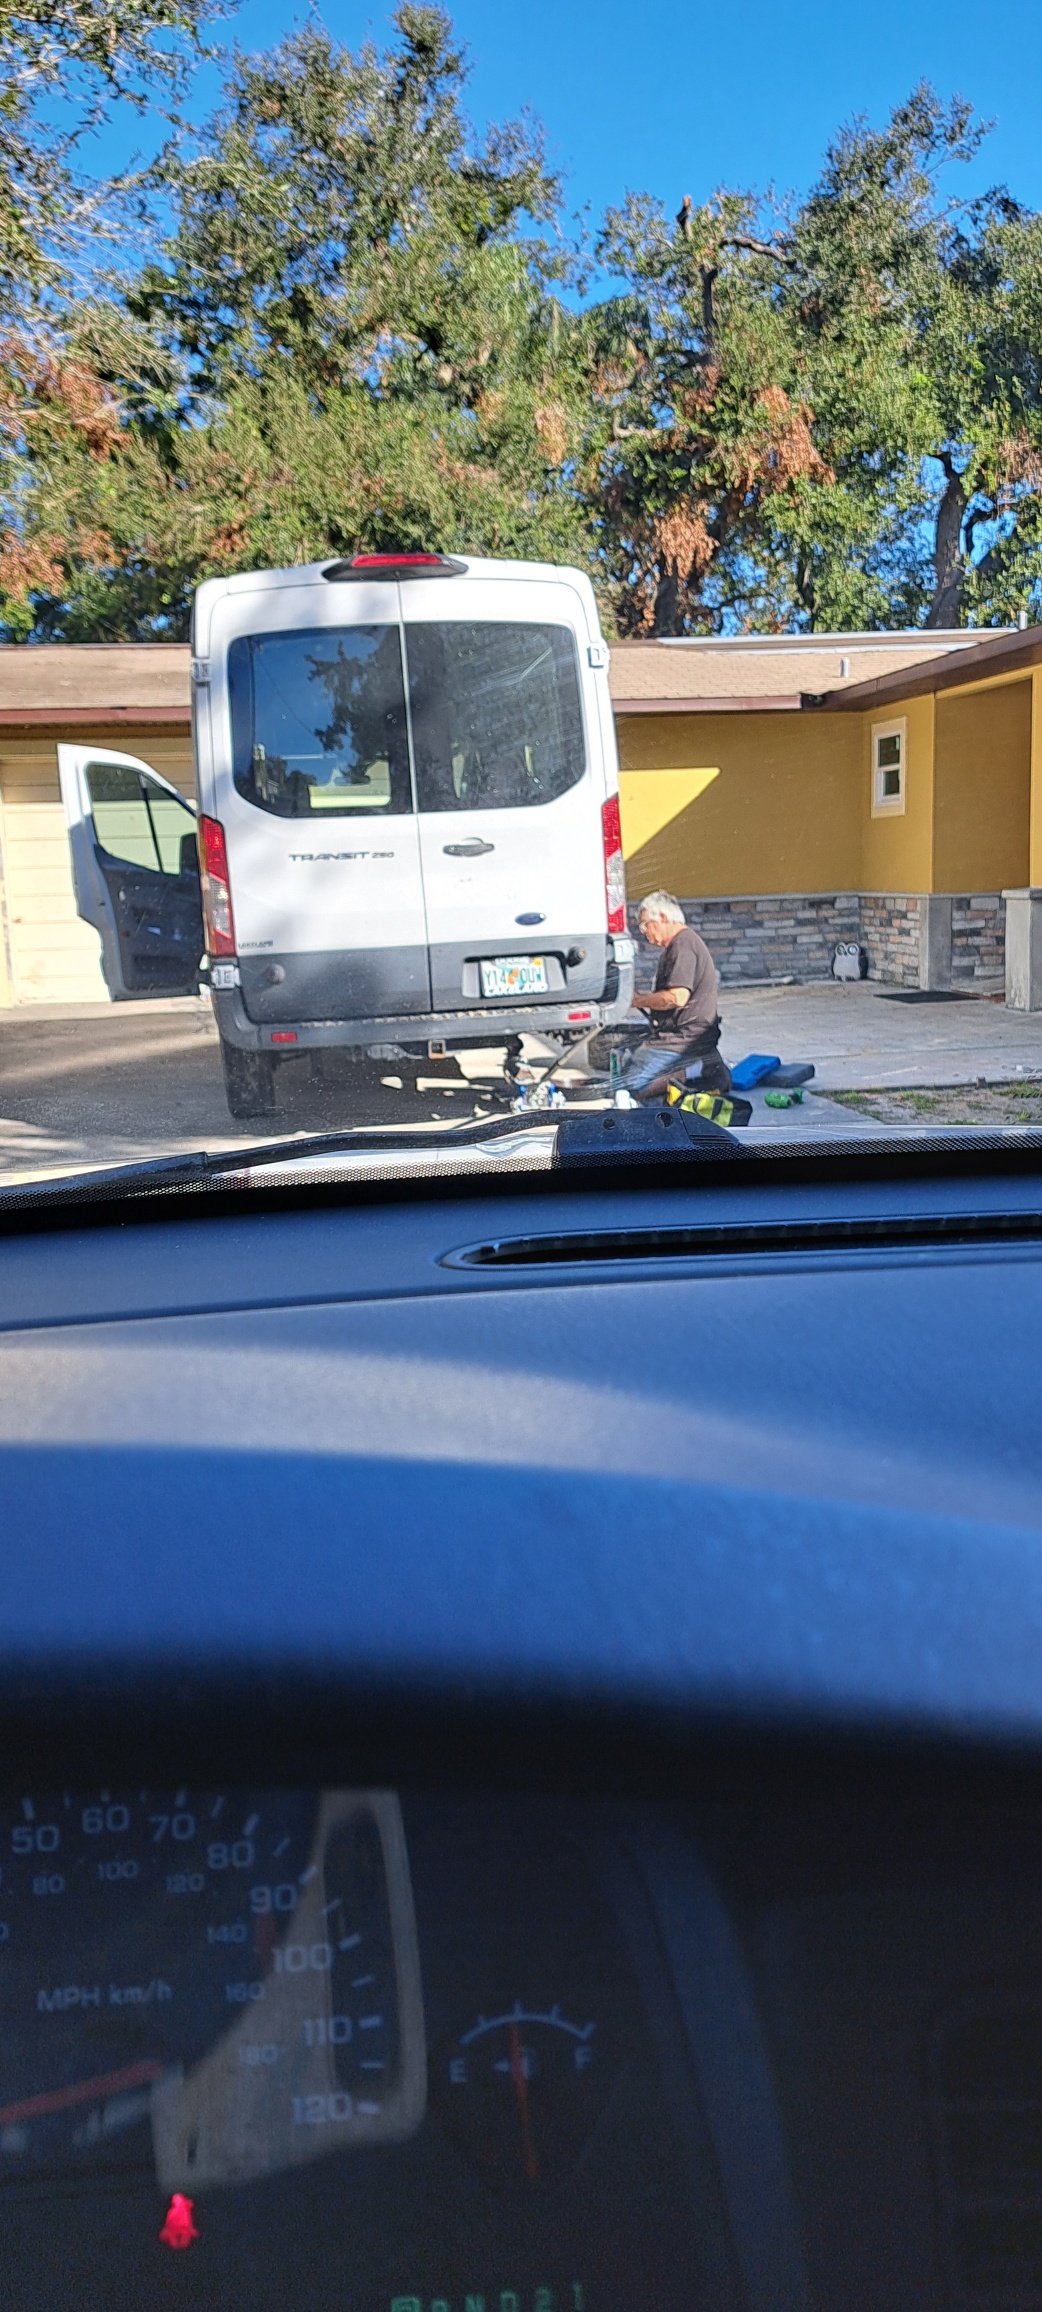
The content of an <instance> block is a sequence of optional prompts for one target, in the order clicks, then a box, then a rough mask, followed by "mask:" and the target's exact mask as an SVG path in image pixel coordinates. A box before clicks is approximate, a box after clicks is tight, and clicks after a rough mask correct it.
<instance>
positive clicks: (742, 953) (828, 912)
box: [629, 891, 1006, 988]
mask: <svg viewBox="0 0 1042 2312" xmlns="http://www.w3.org/2000/svg"><path fill="white" fill-rule="evenodd" d="M680 904H681V906H682V908H683V910H684V915H685V918H686V920H687V922H688V923H690V924H691V926H692V928H693V929H694V930H695V931H698V932H700V933H701V936H702V938H703V939H704V940H705V943H706V946H707V947H708V948H709V951H710V953H711V955H712V957H713V960H714V962H715V964H716V967H717V970H718V971H719V973H720V978H721V981H722V982H723V984H724V985H725V986H731V987H740V986H741V984H742V982H743V980H744V981H746V982H753V981H757V980H759V981H760V982H765V981H766V982H770V981H774V982H779V981H785V980H795V981H797V982H799V983H801V984H806V983H807V982H813V981H815V980H825V979H831V977H832V958H833V955H834V954H835V951H836V948H837V946H838V944H839V942H840V941H841V940H844V941H848V940H857V942H858V944H859V945H860V946H862V947H864V948H865V949H866V950H867V953H868V976H869V978H870V979H875V980H883V981H886V982H887V983H888V984H889V985H890V986H891V987H910V988H912V987H918V985H919V957H920V929H921V911H920V894H919V893H918V892H916V891H911V892H894V891H860V892H859V891H840V892H781V893H778V892H768V893H760V894H751V895H750V894H745V895H743V896H740V897H737V898H734V899H684V898H681V901H680ZM951 909H952V939H951V982H950V984H951V985H952V986H953V987H968V986H973V985H978V984H979V985H982V986H983V985H988V986H997V985H999V984H1001V981H1002V977H1003V973H1004V970H1005V943H1006V927H1005V913H1006V911H1005V904H1004V901H1003V899H1002V895H1001V893H999V892H994V891H991V892H955V893H954V894H953V896H952V900H951ZM637 912H638V909H637V903H634V904H632V905H631V906H630V909H629V922H630V929H631V930H632V931H633V932H634V933H635V934H636V932H637ZM657 963H658V956H657V953H656V952H655V950H654V949H652V948H649V947H646V946H645V944H644V942H643V941H642V940H639V939H638V948H637V975H636V976H637V985H638V987H639V988H646V987H650V986H651V985H652V984H653V981H654V977H655V970H656V966H657Z"/></svg>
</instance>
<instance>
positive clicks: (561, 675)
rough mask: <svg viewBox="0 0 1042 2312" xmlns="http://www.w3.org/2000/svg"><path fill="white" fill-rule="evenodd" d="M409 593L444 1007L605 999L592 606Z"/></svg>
mask: <svg viewBox="0 0 1042 2312" xmlns="http://www.w3.org/2000/svg"><path fill="white" fill-rule="evenodd" d="M401 594H402V610H403V620H404V626H403V632H404V639H405V650H406V659H407V666H408V681H409V711H410V718H411V724H412V741H413V753H414V761H415V771H416V792H417V806H418V811H419V831H420V857H421V861H422V866H423V890H424V901H425V906H426V914H427V937H428V943H429V950H430V970H431V992H432V999H433V1005H434V1008H435V1010H453V1011H455V1010H460V1009H463V1010H467V1009H470V1008H480V1009H483V1010H485V1009H489V1008H492V1009H495V1008H496V1007H497V1006H501V1007H503V1008H509V1006H510V1005H511V1004H513V1005H515V1006H516V1005H517V1004H518V1003H519V1002H520V1003H523V1004H524V1005H525V1007H526V1008H527V1006H528V1005H529V1004H530V1003H535V1004H538V1002H539V1001H540V1000H541V999H543V1000H548V1001H551V1002H552V1001H556V1002H557V1003H558V1004H559V1003H560V1002H561V1000H562V997H564V998H579V999H588V998H591V997H592V998H595V997H597V996H599V995H600V994H601V993H602V990H603V988H604V984H605V976H606V970H607V908H606V901H605V890H604V855H603V846H602V838H601V805H602V803H603V800H604V768H603V763H602V761H601V757H600V746H599V731H598V726H597V722H596V717H595V715H594V716H588V715H587V713H586V711H585V706H584V696H583V690H584V669H583V664H582V660H581V658H580V647H582V655H583V658H585V655H586V652H585V642H586V637H585V633H584V631H582V630H583V629H584V628H585V613H584V611H583V609H582V605H581V603H580V600H579V597H578V596H577V595H572V594H571V593H570V590H569V589H567V588H566V587H563V586H561V585H555V584H553V583H541V582H539V581H538V580H531V579H530V580H495V581H487V582H481V581H474V582H469V581H467V580H463V581H460V580H458V579H445V580H441V579H431V580H426V581H423V582H417V581H414V582H412V583H409V582H408V581H406V582H404V583H403V584H402V588H401ZM573 605H574V609H573V607H572V606H573ZM587 726H588V728H587Z"/></svg>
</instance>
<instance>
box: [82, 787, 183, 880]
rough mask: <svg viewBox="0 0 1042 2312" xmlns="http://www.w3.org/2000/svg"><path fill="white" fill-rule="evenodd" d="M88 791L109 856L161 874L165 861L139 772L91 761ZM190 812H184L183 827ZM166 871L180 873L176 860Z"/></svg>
mask: <svg viewBox="0 0 1042 2312" xmlns="http://www.w3.org/2000/svg"><path fill="white" fill-rule="evenodd" d="M87 792H88V794H89V796H90V808H91V817H92V819H93V821H94V833H95V835H96V837H97V840H98V843H99V844H100V846H101V849H102V850H103V851H104V852H105V853H106V855H107V856H108V858H110V859H116V860H119V861H120V862H121V864H122V865H124V866H126V867H150V868H151V869H152V871H153V873H154V874H159V873H161V872H162V871H163V861H162V859H161V857H160V854H159V851H158V850H157V848H156V838H155V834H154V832H153V827H152V820H151V818H150V816H149V810H148V804H147V803H146V801H145V797H144V793H143V791H142V786H141V781H140V779H139V777H138V774H137V772H136V771H132V770H130V769H128V768H125V767H124V766H123V764H121V763H91V764H90V766H89V769H88V771H87ZM174 808H176V805H175V806H174ZM190 815H191V814H190V813H182V815H181V824H182V827H183V826H184V824H185V818H186V816H187V817H190ZM166 872H167V874H174V875H176V873H177V864H176V861H175V863H174V865H173V867H168V868H167V869H166Z"/></svg>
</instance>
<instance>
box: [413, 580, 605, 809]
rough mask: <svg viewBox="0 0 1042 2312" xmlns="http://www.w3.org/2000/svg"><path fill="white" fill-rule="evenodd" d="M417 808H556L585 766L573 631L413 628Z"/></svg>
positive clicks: (486, 624) (468, 625) (485, 624)
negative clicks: (546, 805)
mask: <svg viewBox="0 0 1042 2312" xmlns="http://www.w3.org/2000/svg"><path fill="white" fill-rule="evenodd" d="M406 650H407V654H408V661H409V704H410V708H411V710H412V731H413V750H414V754H415V760H416V795H417V803H418V806H419V809H420V811H421V812H422V811H469V810H476V809H478V808H479V807H481V808H484V809H491V810H497V809H498V810H516V809H517V807H518V805H525V804H533V803H552V802H553V801H554V799H555V797H556V796H558V795H563V794H565V793H566V791H567V789H568V788H569V787H574V786H575V785H576V784H577V782H578V781H579V780H580V779H581V778H582V775H583V772H584V770H585V768H586V755H585V749H584V746H583V728H582V711H581V707H580V701H579V674H578V666H577V662H576V654H575V639H574V636H573V634H572V632H571V629H570V627H567V626H542V625H538V626H537V625H524V626H522V625H517V626H512V625H508V624H506V623H493V622H492V621H491V620H487V621H485V620H483V621H480V622H478V621H472V620H467V621H465V622H461V623H459V624H448V623H445V624H440V623H432V624H431V625H426V624H424V625H409V626H408V627H407V628H406Z"/></svg>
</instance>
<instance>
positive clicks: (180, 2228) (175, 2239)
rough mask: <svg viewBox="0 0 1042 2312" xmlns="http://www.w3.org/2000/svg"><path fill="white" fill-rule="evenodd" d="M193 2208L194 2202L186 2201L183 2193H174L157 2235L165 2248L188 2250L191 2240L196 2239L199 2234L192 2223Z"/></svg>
mask: <svg viewBox="0 0 1042 2312" xmlns="http://www.w3.org/2000/svg"><path fill="white" fill-rule="evenodd" d="M194 2206H195V2201H194V2200H186V2198H185V2195H184V2193H183V2192H175V2193H174V2196H173V2199H172V2200H171V2202H170V2205H169V2207H168V2209H167V2211H166V2222H165V2224H164V2225H163V2229H162V2231H161V2232H160V2235H159V2237H160V2239H161V2240H162V2241H163V2242H164V2244H165V2246H166V2247H168V2248H188V2247H190V2246H191V2244H192V2241H193V2240H197V2239H198V2237H199V2234H198V2231H197V2229H196V2226H195V2224H194V2223H193V2221H192V2210H193V2208H194Z"/></svg>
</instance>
